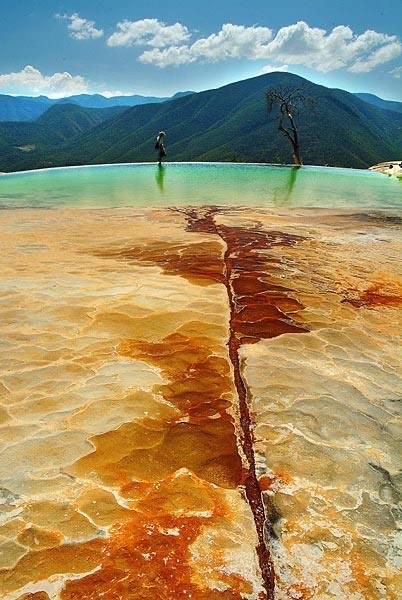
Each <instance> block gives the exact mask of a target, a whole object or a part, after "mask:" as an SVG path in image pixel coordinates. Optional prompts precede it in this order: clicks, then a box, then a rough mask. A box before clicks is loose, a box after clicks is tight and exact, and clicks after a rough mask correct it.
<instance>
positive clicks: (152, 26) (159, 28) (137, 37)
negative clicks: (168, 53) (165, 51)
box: [107, 19, 191, 48]
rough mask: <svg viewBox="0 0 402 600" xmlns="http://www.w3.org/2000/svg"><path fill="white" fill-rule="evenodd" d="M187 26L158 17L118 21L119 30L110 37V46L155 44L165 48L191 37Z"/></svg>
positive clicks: (155, 46) (108, 42) (157, 46)
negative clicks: (165, 21)
mask: <svg viewBox="0 0 402 600" xmlns="http://www.w3.org/2000/svg"><path fill="white" fill-rule="evenodd" d="M190 36H191V34H190V32H189V30H188V29H187V27H185V26H184V25H181V23H174V25H166V24H165V23H163V22H162V21H158V19H142V20H140V21H127V20H126V21H121V22H120V23H117V31H115V32H114V33H112V35H111V36H110V37H109V38H108V40H107V44H108V46H137V45H145V46H153V47H154V48H164V47H166V46H176V45H177V44H182V43H184V42H186V41H187V40H188V39H189V38H190Z"/></svg>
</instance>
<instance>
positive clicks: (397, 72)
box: [390, 67, 402, 79]
mask: <svg viewBox="0 0 402 600" xmlns="http://www.w3.org/2000/svg"><path fill="white" fill-rule="evenodd" d="M390 73H391V75H393V76H394V77H395V78H396V79H401V77H402V67H395V69H392V71H390Z"/></svg>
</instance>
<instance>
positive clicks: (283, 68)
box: [259, 65, 289, 75]
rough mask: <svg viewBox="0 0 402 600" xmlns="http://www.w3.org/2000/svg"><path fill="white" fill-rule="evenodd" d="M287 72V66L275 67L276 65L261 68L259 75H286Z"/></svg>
mask: <svg viewBox="0 0 402 600" xmlns="http://www.w3.org/2000/svg"><path fill="white" fill-rule="evenodd" d="M287 71H289V66H288V65H280V66H276V65H265V67H263V68H262V69H261V70H260V72H259V75H265V74H266V73H278V72H281V73H286V72H287Z"/></svg>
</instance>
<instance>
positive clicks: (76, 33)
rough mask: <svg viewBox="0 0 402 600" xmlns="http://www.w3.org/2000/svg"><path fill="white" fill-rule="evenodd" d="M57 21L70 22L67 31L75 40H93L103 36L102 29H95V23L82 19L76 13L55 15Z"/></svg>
mask: <svg viewBox="0 0 402 600" xmlns="http://www.w3.org/2000/svg"><path fill="white" fill-rule="evenodd" d="M56 17H57V18H58V19H65V20H68V21H70V23H69V25H68V26H67V29H68V30H69V33H70V37H72V38H73V39H75V40H94V39H96V38H100V37H102V36H103V29H97V28H96V27H95V21H89V20H88V19H83V18H82V17H80V15H79V14H78V13H73V14H72V15H56Z"/></svg>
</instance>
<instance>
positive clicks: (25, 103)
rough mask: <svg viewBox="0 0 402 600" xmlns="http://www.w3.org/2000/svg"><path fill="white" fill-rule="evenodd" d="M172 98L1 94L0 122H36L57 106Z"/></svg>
mask: <svg viewBox="0 0 402 600" xmlns="http://www.w3.org/2000/svg"><path fill="white" fill-rule="evenodd" d="M192 93H193V92H178V93H177V94H175V95H174V96H172V98H178V97H181V96H184V95H188V94H192ZM170 99H171V98H170V97H163V98H159V97H156V96H139V95H133V96H112V97H110V98H106V96H102V95H101V94H78V95H76V96H69V97H68V98H60V99H58V100H55V99H51V98H48V97H47V96H38V97H29V96H7V95H4V94H0V121H34V120H35V119H37V118H38V117H40V115H42V114H43V113H44V112H45V111H46V110H47V109H48V108H49V107H50V106H52V105H55V104H78V105H79V106H83V107H84V108H109V107H112V106H126V107H129V106H137V105H140V104H150V103H155V102H165V101H167V100H170Z"/></svg>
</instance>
